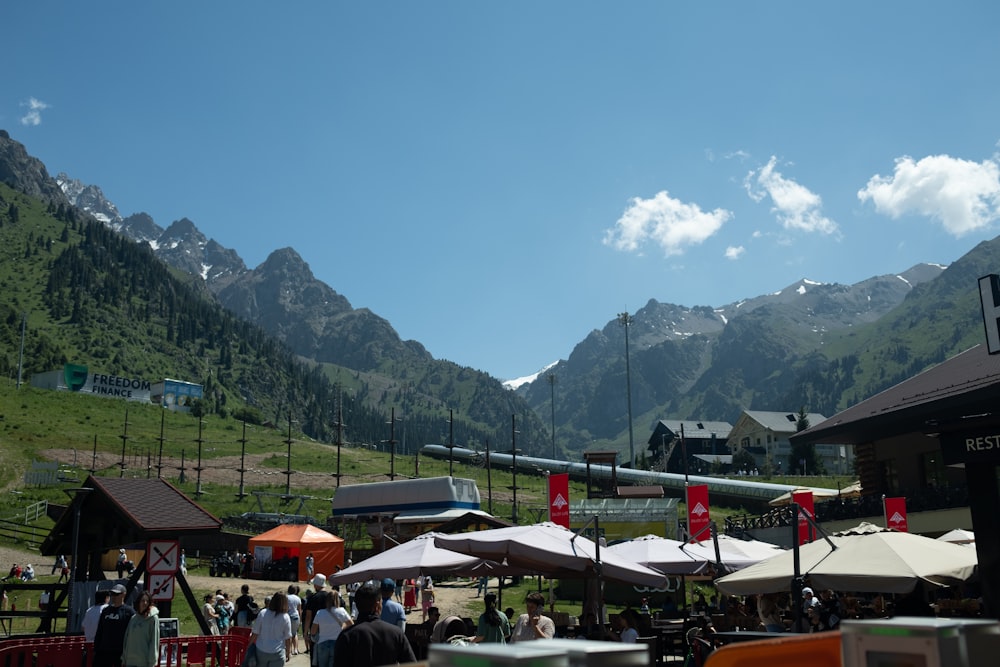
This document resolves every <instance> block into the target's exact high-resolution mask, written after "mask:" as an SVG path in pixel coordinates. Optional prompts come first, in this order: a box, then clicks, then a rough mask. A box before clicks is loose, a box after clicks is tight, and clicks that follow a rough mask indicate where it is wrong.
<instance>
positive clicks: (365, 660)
mask: <svg viewBox="0 0 1000 667" xmlns="http://www.w3.org/2000/svg"><path fill="white" fill-rule="evenodd" d="M354 604H355V605H356V606H357V608H358V620H357V621H356V622H355V624H354V625H352V626H350V627H348V628H345V629H344V631H343V632H341V633H340V636H339V637H337V643H336V644H335V645H334V649H333V664H335V665H350V666H351V667H379V666H380V665H394V664H397V663H406V662H416V661H417V659H416V657H415V656H414V655H413V649H412V648H411V647H410V642H409V641H408V640H407V639H406V635H405V634H404V633H403V631H402V630H400V629H399V628H398V627H396V626H395V625H392V624H391V623H386V622H385V621H383V620H382V619H381V618H379V614H380V613H381V612H382V596H381V594H380V592H379V588H378V586H376V585H374V584H365V585H364V586H362V587H361V588H359V589H358V592H357V593H356V594H355V595H354Z"/></svg>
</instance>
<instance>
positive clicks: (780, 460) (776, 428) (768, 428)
mask: <svg viewBox="0 0 1000 667" xmlns="http://www.w3.org/2000/svg"><path fill="white" fill-rule="evenodd" d="M806 419H808V420H809V425H810V426H815V425H817V424H819V423H821V422H824V421H826V417H824V416H823V415H821V414H819V413H817V412H811V413H808V414H807V415H806ZM798 422H799V415H798V413H793V412H765V411H762V410H744V411H743V414H741V415H740V418H739V419H737V420H736V425H735V426H734V427H733V429H732V432H731V433H730V434H729V440H728V443H727V444H728V447H729V450H730V452H731V453H732V454H736V453H737V452H739V451H740V450H747V451H749V452H750V453H751V454H753V457H754V460H756V461H757V468H758V469H759V470H760V471H761V472H763V471H766V470H768V469H769V468H770V470H771V471H773V472H775V473H779V472H781V473H788V472H790V471H793V470H796V469H797V468H798V467H799V464H798V462H797V461H792V460H791V455H792V445H791V443H790V441H789V438H790V437H791V436H793V435H795V433H796V432H797V431H798ZM816 455H817V456H818V457H819V459H820V460H821V461H822V462H823V466H824V467H825V468H826V470H827V472H829V473H833V474H848V473H850V472H851V470H852V469H853V466H854V448H853V447H848V446H845V445H834V444H823V445H816ZM813 472H814V471H812V470H807V471H806V473H807V474H812V473H813Z"/></svg>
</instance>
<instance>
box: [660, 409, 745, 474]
mask: <svg viewBox="0 0 1000 667" xmlns="http://www.w3.org/2000/svg"><path fill="white" fill-rule="evenodd" d="M732 429H733V425H732V424H730V423H729V422H709V421H697V420H691V421H688V420H679V419H661V420H660V421H658V422H657V423H656V428H654V429H653V434H652V435H651V436H649V441H648V442H647V443H646V444H647V445H648V447H647V449H648V450H649V451H650V453H651V455H650V461H652V463H653V466H652V467H653V468H654V469H655V470H662V471H664V472H673V473H683V472H684V453H683V452H684V451H685V450H686V451H687V456H688V467H689V472H691V473H700V472H709V471H710V467H711V466H712V465H715V464H717V463H718V464H722V465H724V466H728V465H729V464H730V463H731V462H732V455H731V454H730V451H729V449H728V448H727V447H726V441H727V440H728V439H729V433H730V431H732ZM682 433H683V436H684V444H683V447H682V446H681V434H682ZM692 466H694V467H692Z"/></svg>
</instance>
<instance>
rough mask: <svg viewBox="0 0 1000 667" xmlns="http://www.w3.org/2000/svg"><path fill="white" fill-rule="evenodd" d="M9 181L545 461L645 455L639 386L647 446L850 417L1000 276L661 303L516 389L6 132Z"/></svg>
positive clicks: (414, 407) (987, 245)
mask: <svg viewBox="0 0 1000 667" xmlns="http://www.w3.org/2000/svg"><path fill="white" fill-rule="evenodd" d="M0 181H2V182H4V183H6V184H8V185H9V186H10V187H11V188H13V189H15V190H18V191H20V192H23V193H25V194H27V195H30V196H33V197H37V198H39V199H41V200H43V201H47V202H50V203H51V202H65V203H67V204H70V205H73V206H75V207H77V208H78V209H79V210H81V211H84V212H86V213H87V214H89V215H90V216H93V219H94V220H96V221H99V222H100V223H102V224H103V225H105V226H107V227H109V228H110V229H112V230H114V231H116V232H118V233H120V234H122V235H124V236H125V237H127V238H128V239H131V240H132V241H134V242H135V243H138V244H141V245H143V246H146V247H148V248H149V249H151V250H152V252H153V253H154V254H155V256H156V257H158V258H159V259H161V260H162V261H163V262H164V263H166V264H167V265H168V266H170V267H172V268H173V269H174V270H175V271H179V272H181V273H182V274H183V275H185V276H187V279H188V280H189V282H190V284H191V285H192V287H193V288H194V289H200V290H203V291H205V292H206V293H207V294H208V295H210V298H211V299H213V300H214V301H215V302H217V303H218V304H219V305H220V306H221V307H222V308H224V309H225V310H226V311H228V312H230V313H232V314H233V315H235V316H236V317H238V318H240V319H242V320H245V321H247V322H250V323H253V324H255V325H257V326H259V327H260V328H261V329H263V330H264V331H266V332H267V333H268V334H270V335H272V336H274V337H275V338H276V339H277V340H279V341H281V342H283V343H284V344H285V345H287V346H288V348H289V349H290V350H292V351H293V352H294V354H296V355H297V356H298V357H300V358H301V359H303V360H306V361H308V362H309V363H315V364H319V366H320V367H322V368H324V369H325V373H326V375H327V377H329V378H330V379H331V380H332V381H335V382H339V383H343V384H345V385H348V386H351V387H353V390H354V391H356V392H357V394H356V395H357V396H359V397H363V398H364V400H366V401H367V402H369V404H370V405H371V406H373V407H374V408H375V409H378V410H380V411H382V412H383V413H385V414H388V413H389V412H390V410H391V409H392V408H394V407H395V408H399V409H400V411H401V412H402V413H403V414H420V415H424V416H425V417H430V418H432V420H433V419H437V420H438V421H442V418H441V417H440V415H446V413H447V411H448V410H449V409H450V410H453V413H454V415H455V422H456V423H455V426H456V428H457V427H458V426H460V425H461V426H463V427H464V428H463V430H456V432H455V437H456V444H463V445H472V446H476V445H479V446H481V445H482V444H483V443H482V442H481V440H483V439H489V438H493V443H494V444H495V443H496V442H497V441H499V442H501V443H502V442H504V441H505V440H507V439H509V438H511V433H510V429H511V415H514V416H515V419H516V421H517V429H518V431H519V433H520V435H519V436H518V444H519V445H520V446H521V447H523V448H525V449H527V450H528V452H529V453H548V452H549V451H551V450H550V444H549V443H550V438H551V430H550V429H551V427H552V426H553V425H554V427H555V433H556V435H555V440H556V441H557V444H558V448H559V449H560V450H561V451H562V453H565V454H566V455H567V456H574V457H575V456H576V455H577V454H578V452H580V451H581V450H585V449H588V448H593V447H594V446H600V447H604V448H607V447H612V448H618V449H620V450H623V449H624V448H625V447H626V446H627V442H628V437H629V436H628V432H629V413H628V409H627V404H628V403H629V395H628V394H630V402H631V406H632V426H633V427H634V429H635V430H636V433H638V439H639V442H645V440H646V438H647V437H648V434H649V433H650V429H651V427H652V424H653V423H655V421H656V420H658V419H668V418H671V419H678V418H679V419H704V420H722V421H730V422H735V420H736V418H737V417H738V416H739V414H740V411H741V410H743V409H756V410H782V411H786V410H787V411H790V412H791V411H797V410H798V409H799V408H801V407H805V408H807V409H808V410H809V411H810V412H820V413H823V414H827V415H828V416H829V415H832V414H833V413H835V412H836V411H837V410H839V409H842V408H844V407H847V406H848V405H850V404H852V403H854V402H857V401H858V400H861V399H863V398H865V397H867V396H870V395H871V394H873V393H875V392H877V391H880V390H882V389H884V388H886V387H888V386H891V385H892V384H895V383H896V382H898V381H900V380H902V379H905V377H908V375H911V374H913V373H914V372H918V371H919V370H922V369H923V368H925V367H927V366H928V365H930V364H933V363H936V362H939V361H941V360H943V359H944V358H947V356H950V355H951V354H953V353H955V352H958V351H960V350H961V349H964V347H968V346H970V345H972V344H974V343H976V342H978V339H979V337H981V331H982V324H981V319H980V316H979V311H978V301H977V299H978V296H977V292H976V278H977V277H978V276H979V275H983V274H985V273H989V272H991V271H993V270H995V266H996V265H997V260H998V257H1000V242H998V241H997V240H993V241H989V242H983V243H981V244H979V245H978V246H976V247H975V248H973V249H972V250H971V251H970V252H969V253H968V254H967V255H966V256H964V257H962V258H961V259H960V260H958V261H956V262H955V263H953V264H952V265H951V266H949V267H944V266H940V265H934V264H919V265H916V266H913V267H910V268H908V269H906V270H905V271H902V272H901V273H898V274H887V275H879V276H874V277H872V278H869V279H867V280H864V281H861V282H859V283H856V284H853V285H840V284H821V283H817V282H814V281H810V280H807V279H803V280H800V281H798V282H796V283H794V284H792V285H789V286H787V287H785V288H783V289H780V290H777V291H775V292H773V293H770V294H764V295H759V296H754V297H748V298H746V299H744V300H741V301H738V302H735V303H732V304H727V305H724V306H715V307H710V306H693V307H691V306H681V305H676V304H667V303H660V302H658V301H656V300H654V299H651V300H650V301H649V302H648V303H647V304H646V305H645V306H644V307H643V308H641V309H639V310H638V311H636V312H635V313H633V314H632V315H631V318H630V320H629V323H628V325H627V326H623V324H622V323H621V322H620V321H619V320H612V321H610V322H606V323H604V324H603V325H602V326H601V328H600V329H595V330H594V331H592V332H591V333H590V334H589V335H588V336H587V337H586V338H585V339H584V340H582V341H581V342H579V343H578V344H577V345H576V346H575V347H574V349H573V350H571V351H569V353H568V355H567V357H566V359H563V360H559V361H558V362H555V363H554V364H553V365H552V366H550V367H547V368H546V369H544V370H543V371H542V372H540V373H539V374H537V375H535V376H532V377H529V378H527V381H524V379H522V381H519V382H517V383H509V384H508V385H507V386H504V385H503V384H502V383H501V381H500V380H499V379H497V378H492V377H490V376H488V375H487V374H485V373H481V372H479V371H475V370H472V369H469V368H464V367H461V366H458V365H457V364H453V363H452V362H449V361H446V360H439V359H434V358H433V357H432V356H431V355H430V354H429V353H428V352H427V350H426V349H425V348H424V346H423V345H421V344H420V343H419V342H417V341H412V340H407V341H404V340H401V339H400V338H399V336H398V335H397V334H396V332H395V330H394V329H393V327H392V326H391V324H390V323H389V322H388V321H387V320H385V319H384V318H382V317H380V316H378V315H377V314H375V313H373V312H371V311H370V310H368V309H364V308H361V309H355V308H353V307H352V306H351V304H350V301H349V300H348V298H347V297H345V296H344V295H341V294H339V293H338V292H337V291H336V290H335V289H333V288H332V287H330V286H329V285H326V284H325V283H323V282H321V281H319V280H317V279H316V278H315V276H314V275H313V274H312V272H311V270H310V269H309V266H308V265H307V264H306V263H305V262H304V261H303V260H302V258H301V257H300V256H299V254H298V253H297V252H296V251H295V250H294V249H292V248H281V249H276V250H275V251H273V252H272V253H271V254H270V256H268V257H267V259H266V260H265V261H264V262H263V263H261V264H260V265H259V266H257V267H255V268H252V269H251V268H248V267H247V266H246V264H245V263H244V262H243V260H242V259H241V258H240V256H239V253H238V252H237V251H236V250H234V249H230V248H225V247H223V246H221V245H220V244H219V243H217V242H216V241H214V240H211V239H208V238H206V237H205V235H204V234H203V233H202V232H201V231H200V230H199V229H198V227H197V226H196V225H195V223H194V222H192V221H191V220H188V219H186V218H184V219H181V220H177V221H174V222H173V223H171V224H170V225H169V226H168V227H166V228H163V227H161V226H160V225H158V224H157V223H156V222H155V221H154V220H153V219H152V218H151V217H150V216H149V215H148V214H145V213H134V214H130V215H128V216H122V215H121V214H120V213H119V212H118V210H117V207H116V206H115V205H114V204H113V203H112V202H111V201H109V200H108V199H107V198H106V197H105V196H104V195H103V193H102V192H101V189H100V188H99V187H98V186H95V185H88V184H83V183H81V182H79V181H77V180H75V179H73V178H71V177H70V176H67V175H66V174H59V175H58V176H57V177H56V178H54V179H53V178H50V177H49V176H48V172H47V170H46V168H45V166H44V165H42V164H41V163H40V162H39V161H38V160H36V159H34V158H31V157H30V156H29V155H28V153H27V151H26V149H25V148H24V147H23V146H22V145H21V144H19V143H17V142H15V141H13V140H11V139H10V138H9V136H8V135H7V134H6V133H5V132H3V131H0ZM626 336H628V341H627V342H628V349H629V358H628V360H626V355H625V351H626ZM108 370H109V371H114V370H115V369H108ZM628 389H630V392H629V391H627V390H628ZM435 415H437V416H436V417H435ZM446 419H447V417H446V416H445V417H444V420H446ZM477 429H478V430H477ZM446 430H447V429H446V428H439V427H431V428H430V431H431V432H434V431H440V433H442V434H444V433H445V432H446ZM460 434H461V435H460ZM505 434H506V435H505ZM641 449H644V447H642V446H639V447H636V450H637V451H639V450H641Z"/></svg>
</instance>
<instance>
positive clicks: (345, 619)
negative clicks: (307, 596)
mask: <svg viewBox="0 0 1000 667" xmlns="http://www.w3.org/2000/svg"><path fill="white" fill-rule="evenodd" d="M352 625H354V622H353V621H352V620H351V616H350V615H349V614H348V613H347V610H345V609H344V607H343V606H342V603H341V601H340V593H338V592H337V591H333V592H331V593H330V594H329V595H328V596H327V606H326V609H320V610H319V612H317V614H316V618H314V619H313V623H312V627H311V628H308V629H307V632H309V634H310V635H312V637H313V646H314V647H315V648H314V650H315V653H316V660H315V662H314V663H313V664H315V665H316V667H333V649H334V647H335V646H336V643H337V638H338V637H340V633H341V632H342V631H343V630H344V628H347V627H350V626H352Z"/></svg>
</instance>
